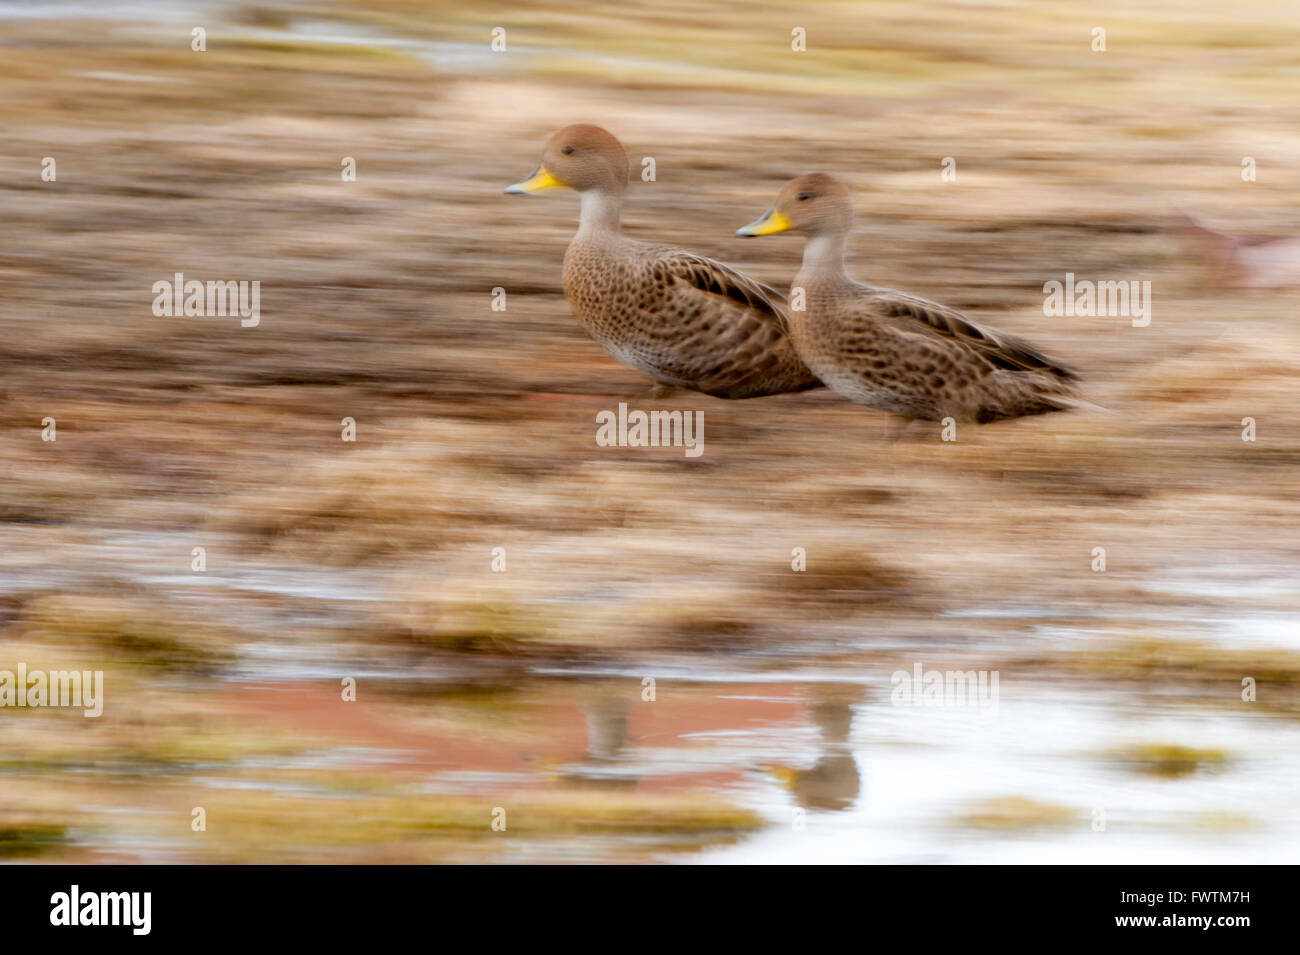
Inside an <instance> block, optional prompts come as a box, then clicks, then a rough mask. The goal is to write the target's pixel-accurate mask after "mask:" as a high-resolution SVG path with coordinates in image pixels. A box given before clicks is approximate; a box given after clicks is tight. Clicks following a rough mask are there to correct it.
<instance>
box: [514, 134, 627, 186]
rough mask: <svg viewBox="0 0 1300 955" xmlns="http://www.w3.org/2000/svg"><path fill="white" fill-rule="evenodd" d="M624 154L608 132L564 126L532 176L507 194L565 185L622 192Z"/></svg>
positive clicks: (553, 137) (625, 181)
mask: <svg viewBox="0 0 1300 955" xmlns="http://www.w3.org/2000/svg"><path fill="white" fill-rule="evenodd" d="M627 179H628V166H627V151H626V150H624V149H623V144H622V143H620V142H619V141H618V140H617V139H616V138H615V137H614V136H613V135H612V134H611V133H609V132H608V131H606V130H604V129H601V128H600V127H599V126H589V125H587V124H584V123H579V124H577V125H574V126H566V127H565V128H564V129H562V130H560V131H559V132H558V133H556V134H555V135H554V136H552V137H551V138H550V139H549V140H548V141H547V143H546V146H545V148H544V149H543V150H542V161H541V163H540V164H539V165H538V167H537V169H536V170H535V171H534V172H533V174H532V175H531V176H529V177H528V178H527V179H524V180H523V181H521V182H517V183H515V185H513V186H511V187H510V188H509V189H507V190H506V191H507V192H516V193H518V192H539V191H541V190H543V189H547V188H553V187H555V186H567V187H568V188H570V189H576V190H577V191H578V192H585V191H587V190H589V189H600V190H607V191H610V192H616V193H621V192H622V191H623V190H624V189H625V188H626V187H627Z"/></svg>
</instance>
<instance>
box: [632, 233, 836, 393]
mask: <svg viewBox="0 0 1300 955" xmlns="http://www.w3.org/2000/svg"><path fill="white" fill-rule="evenodd" d="M646 264H647V267H648V268H649V270H650V273H651V275H652V277H653V284H654V285H655V286H656V287H659V288H661V289H663V290H664V295H665V297H666V299H665V301H664V302H663V305H664V306H666V307H667V309H668V310H669V312H670V313H675V314H676V315H677V317H678V321H679V323H680V324H678V325H676V326H675V327H673V328H672V329H671V335H672V342H671V344H670V345H668V347H667V348H665V349H664V351H663V352H662V353H661V355H660V360H661V361H662V362H663V363H664V364H665V365H666V366H671V370H672V371H673V373H674V376H675V377H678V378H680V379H681V380H683V381H686V382H690V387H694V388H697V389H699V390H701V391H704V392H707V393H709V394H714V395H718V396H721V397H730V398H740V397H756V396H758V395H763V394H776V393H780V392H783V391H800V390H804V389H806V388H816V387H819V386H820V385H821V382H820V381H818V380H817V378H816V376H815V375H813V373H812V372H810V371H809V370H808V369H807V368H806V367H805V366H804V364H803V362H801V361H800V360H799V357H798V355H797V354H796V353H795V351H794V346H793V345H792V344H791V343H790V339H789V330H788V325H787V322H786V317H785V312H784V310H785V303H786V299H785V296H784V295H782V294H781V293H780V292H778V291H777V290H776V289H774V288H772V287H770V286H768V285H764V284H763V283H761V282H756V281H754V280H753V279H751V278H749V277H748V276H745V275H742V274H741V273H740V272H737V271H736V270H735V269H732V268H730V267H729V266H726V265H723V264H722V263H721V262H715V261H714V260H712V259H709V258H706V257H704V256H702V255H696V254H694V253H692V252H686V251H683V250H680V249H667V248H662V247H661V248H655V249H653V250H651V257H650V259H649V261H648V262H647V263H646Z"/></svg>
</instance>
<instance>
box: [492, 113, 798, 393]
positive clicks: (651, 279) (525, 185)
mask: <svg viewBox="0 0 1300 955" xmlns="http://www.w3.org/2000/svg"><path fill="white" fill-rule="evenodd" d="M627 178H628V164H627V154H626V153H625V152H624V150H623V147H622V146H621V145H620V144H619V142H618V140H617V139H615V138H614V137H613V136H612V135H610V134H609V133H608V132H606V131H605V130H603V129H601V128H600V127H598V126H581V125H580V126H569V127H567V128H566V129H563V130H561V131H560V132H558V133H556V134H555V135H554V136H553V137H551V140H550V142H548V143H547V145H546V148H545V150H544V151H543V153H542V161H541V164H540V165H539V166H538V167H537V171H536V172H534V173H533V175H532V176H531V177H529V178H528V179H526V180H524V181H523V182H520V183H518V184H516V185H515V186H512V187H511V188H510V190H508V191H512V192H536V191H540V190H541V189H546V188H552V187H555V186H567V187H570V188H573V189H576V190H577V191H578V192H579V194H580V196H581V201H582V211H581V217H580V223H579V228H578V233H577V235H575V236H574V238H573V242H572V243H570V245H569V249H568V251H567V252H566V253H565V256H564V291H565V294H566V295H567V296H568V299H569V304H570V306H571V307H572V308H573V312H574V314H575V315H576V316H577V317H578V319H579V320H580V321H581V322H582V324H583V325H584V327H586V329H587V331H588V333H590V335H591V337H592V338H594V339H595V340H596V341H597V342H598V343H599V344H600V345H601V346H603V347H604V348H605V350H606V351H608V352H609V353H610V354H611V355H613V356H614V357H615V358H617V359H618V360H619V361H621V362H623V363H624V364H627V365H631V366H632V367H633V368H637V369H639V370H641V371H644V372H645V373H646V374H648V375H650V376H651V377H653V378H654V379H655V380H656V381H658V382H661V383H663V384H667V385H674V386H678V387H682V388H692V389H695V390H697V391H702V392H705V393H706V394H710V395H715V396H717V397H719V398H754V397H758V396H761V395H773V394H780V393H782V392H787V391H801V390H803V389H806V388H815V387H818V386H819V385H820V384H821V383H820V382H819V381H818V380H817V379H816V377H815V376H814V375H813V374H812V373H811V372H810V371H809V370H808V369H807V367H806V366H805V365H804V364H803V362H801V361H800V360H799V357H798V355H797V354H796V353H795V350H794V346H793V345H792V344H791V343H790V340H789V337H788V336H787V334H786V320H785V308H786V304H785V296H783V295H782V294H781V293H780V292H778V291H776V289H773V288H769V287H768V286H766V285H763V284H761V283H759V282H755V281H754V280H752V279H750V278H748V277H746V276H745V275H742V274H741V273H740V272H737V271H736V270H735V269H732V268H729V267H728V266H726V265H723V264H722V263H720V262H715V261H713V260H712V259H708V258H705V257H704V256H701V255H695V254H694V253H691V252H685V251H682V250H681V249H676V248H673V247H671V246H666V245H653V244H649V243H645V242H638V241H636V240H634V239H629V238H627V237H626V236H624V235H623V234H622V233H621V232H620V231H619V213H620V210H621V205H622V200H623V191H624V189H625V187H626V186H627Z"/></svg>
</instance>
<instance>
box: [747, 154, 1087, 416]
mask: <svg viewBox="0 0 1300 955" xmlns="http://www.w3.org/2000/svg"><path fill="white" fill-rule="evenodd" d="M852 220H853V205H852V201H851V199H850V196H849V190H848V187H847V186H846V185H845V184H844V183H843V182H841V181H840V180H839V179H836V178H835V177H834V176H829V175H826V174H824V173H813V174H810V175H806V176H800V177H799V178H798V179H795V180H793V181H792V182H789V183H787V184H786V186H785V188H783V189H782V190H781V192H780V194H779V195H778V196H777V200H776V205H774V206H773V207H772V208H771V209H770V210H768V212H766V213H765V214H764V215H763V216H761V217H760V218H759V219H758V220H757V221H755V222H752V223H750V224H749V225H747V226H745V227H744V228H742V229H739V230H737V232H736V234H737V235H744V236H757V235H772V234H774V233H777V232H785V231H792V232H796V233H800V234H802V235H805V236H807V237H808V242H807V244H806V245H805V246H804V253H803V267H802V268H801V269H800V270H799V274H798V275H796V276H795V279H794V283H793V285H792V289H803V292H804V295H805V305H806V308H805V309H804V310H798V309H791V310H790V311H789V313H788V315H789V322H790V325H789V328H790V338H791V341H793V342H794V346H795V349H796V350H797V351H798V353H799V357H800V358H802V359H803V361H804V363H805V364H807V365H808V367H809V368H811V369H812V370H813V372H814V373H815V374H816V375H817V376H818V377H819V378H820V379H821V380H822V381H823V382H825V383H826V385H827V387H829V388H831V389H833V390H834V391H836V392H838V393H839V394H841V395H843V396H844V397H846V398H848V399H850V400H851V401H855V402H858V403H859V404H864V405H867V406H868V407H871V408H878V409H880V410H882V411H888V412H892V413H893V414H896V415H902V416H903V417H905V418H910V419H915V418H922V419H927V420H932V421H941V420H942V419H944V418H946V417H949V416H951V417H952V418H954V419H955V420H957V421H975V422H980V423H983V422H988V421H997V420H999V419H1003V418H1018V417H1021V416H1023V415H1035V414H1043V413H1045V412H1050V411H1063V410H1066V409H1067V408H1072V407H1077V406H1080V405H1088V404H1089V403H1088V402H1085V401H1082V400H1080V399H1078V398H1077V397H1076V396H1075V389H1074V386H1073V384H1072V382H1074V381H1075V379H1076V377H1077V376H1076V375H1075V373H1074V372H1073V371H1071V370H1070V369H1069V368H1067V367H1065V366H1064V365H1062V364H1060V363H1058V362H1056V361H1053V360H1052V359H1050V358H1047V357H1046V356H1044V355H1043V354H1041V353H1040V352H1039V351H1037V350H1036V349H1035V348H1034V347H1033V346H1031V345H1029V344H1028V343H1027V342H1024V341H1021V340H1020V339H1017V338H1013V337H1012V336H1010V335H1006V334H1003V333H1002V332H995V331H993V330H992V329H989V328H984V327H981V326H979V325H976V324H975V323H974V322H972V321H970V320H969V319H967V318H966V317H965V316H964V315H962V314H961V313H960V312H958V311H956V310H955V309H951V308H948V307H946V306H944V305H939V304H937V303H935V302H929V301H926V300H925V299H923V298H917V297H916V296H914V295H908V294H907V293H905V292H897V291H894V290H893V289H885V288H875V287H874V286H871V285H863V284H862V283H860V282H855V281H854V280H853V279H851V278H850V277H849V275H848V273H847V272H846V271H845V269H844V248H845V242H846V240H847V239H848V235H849V229H850V226H851V225H852Z"/></svg>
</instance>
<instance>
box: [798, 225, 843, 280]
mask: <svg viewBox="0 0 1300 955" xmlns="http://www.w3.org/2000/svg"><path fill="white" fill-rule="evenodd" d="M847 242H848V233H847V232H839V231H836V232H819V233H817V234H816V235H814V236H812V237H811V238H810V239H809V240H808V242H807V243H806V244H805V245H804V247H803V267H802V268H801V269H800V270H799V274H800V276H801V277H803V278H804V279H806V280H810V281H813V282H823V283H834V282H837V281H840V280H847V279H848V273H847V272H845V271H844V249H845V245H846V244H847Z"/></svg>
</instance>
